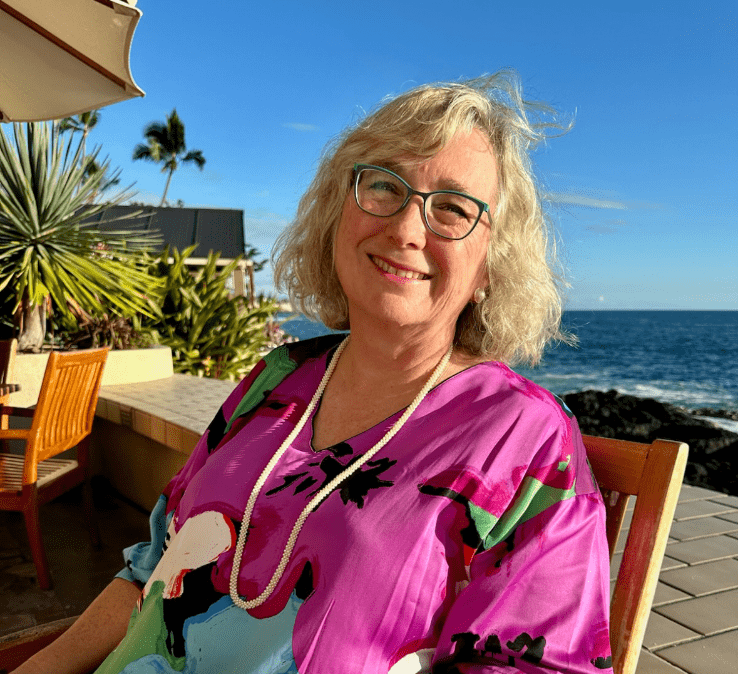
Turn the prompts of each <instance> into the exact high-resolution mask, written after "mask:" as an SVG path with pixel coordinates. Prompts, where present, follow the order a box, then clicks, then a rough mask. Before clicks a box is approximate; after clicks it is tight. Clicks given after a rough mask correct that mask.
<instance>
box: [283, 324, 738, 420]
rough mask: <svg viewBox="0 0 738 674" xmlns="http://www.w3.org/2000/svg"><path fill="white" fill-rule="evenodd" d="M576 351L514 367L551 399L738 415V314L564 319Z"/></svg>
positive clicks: (303, 330) (306, 331)
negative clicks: (616, 399)
mask: <svg viewBox="0 0 738 674" xmlns="http://www.w3.org/2000/svg"><path fill="white" fill-rule="evenodd" d="M563 324H564V327H565V328H566V329H567V330H568V331H570V332H572V333H573V334H575V335H576V336H577V337H578V339H579V346H578V347H576V348H572V347H568V346H564V345H557V346H553V347H550V348H549V349H547V350H546V353H545V355H544V358H543V360H542V362H541V364H540V365H538V366H537V367H535V368H526V367H516V368H515V370H516V371H517V372H519V373H520V374H522V375H523V376H524V377H528V378H529V379H532V380H533V381H535V382H536V383H537V384H540V385H541V386H543V387H544V388H547V389H548V390H549V391H552V392H553V393H557V394H564V393H571V392H574V391H581V390H585V389H596V390H601V391H607V390H610V389H617V390H618V391H620V392H621V393H629V394H632V395H636V396H640V397H648V398H655V399H656V400H659V401H661V402H668V403H673V404H676V405H682V406H684V407H687V408H697V407H711V408H714V409H724V410H730V411H738V311H567V312H566V313H565V314H564V319H563ZM283 328H284V329H285V330H286V331H287V332H288V333H290V334H292V335H294V336H295V337H297V338H299V339H307V338H309V337H314V336H317V335H320V334H325V333H327V332H330V331H329V330H328V329H327V328H326V327H325V326H323V325H321V324H320V323H313V322H312V321H309V320H307V319H306V318H304V317H303V318H298V319H294V320H292V321H289V322H287V323H286V324H284V325H283Z"/></svg>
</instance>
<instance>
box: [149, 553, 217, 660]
mask: <svg viewBox="0 0 738 674" xmlns="http://www.w3.org/2000/svg"><path fill="white" fill-rule="evenodd" d="M214 567H215V562H213V563H212V564H206V565H205V566H200V567H198V568H196V569H193V570H192V571H188V572H187V573H186V574H185V575H184V578H183V579H182V594H181V595H180V596H179V597H174V598H173V599H164V600H163V602H162V603H163V609H164V625H165V626H166V628H167V638H166V647H167V650H168V651H169V653H170V654H171V655H172V656H173V657H175V658H182V657H184V656H185V655H186V653H185V639H184V632H183V630H184V623H185V620H187V619H188V618H191V617H192V616H196V615H198V614H200V613H205V612H206V611H207V610H208V609H209V608H210V607H211V606H212V605H213V604H214V603H215V602H217V601H218V600H219V599H220V598H221V597H222V596H224V595H223V594H222V593H220V592H217V591H216V589H215V588H214V587H213V581H212V579H211V574H212V572H213V568H214Z"/></svg>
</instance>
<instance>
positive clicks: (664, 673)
mask: <svg viewBox="0 0 738 674" xmlns="http://www.w3.org/2000/svg"><path fill="white" fill-rule="evenodd" d="M636 674H684V672H683V671H682V670H681V669H677V668H676V667H674V665H670V664H669V663H668V662H666V661H665V660H662V659H661V658H660V657H659V656H658V655H654V654H653V653H651V652H650V651H647V650H646V649H645V648H644V649H642V650H641V655H640V656H639V658H638V666H637V667H636Z"/></svg>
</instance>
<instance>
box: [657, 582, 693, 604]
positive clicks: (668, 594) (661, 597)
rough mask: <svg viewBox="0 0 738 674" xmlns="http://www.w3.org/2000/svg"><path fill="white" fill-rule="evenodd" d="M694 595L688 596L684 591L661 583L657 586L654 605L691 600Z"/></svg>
mask: <svg viewBox="0 0 738 674" xmlns="http://www.w3.org/2000/svg"><path fill="white" fill-rule="evenodd" d="M691 598H692V595H691V594H687V593H686V592H682V590H678V589H677V588H675V587H672V586H671V585H667V584H666V583H662V582H661V581H659V582H658V583H657V584H656V594H654V596H653V605H654V606H661V605H663V604H671V603H672V602H675V601H680V600H682V599H691Z"/></svg>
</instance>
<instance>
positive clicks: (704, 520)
mask: <svg viewBox="0 0 738 674" xmlns="http://www.w3.org/2000/svg"><path fill="white" fill-rule="evenodd" d="M731 531H738V522H731V521H730V520H727V519H721V518H720V517H700V518H698V519H694V520H684V521H683V522H674V523H673V524H672V525H671V531H670V532H669V535H670V536H671V537H672V538H675V539H677V540H678V541H688V540H690V539H693V538H705V537H707V536H714V535H716V534H725V533H728V532H731Z"/></svg>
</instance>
